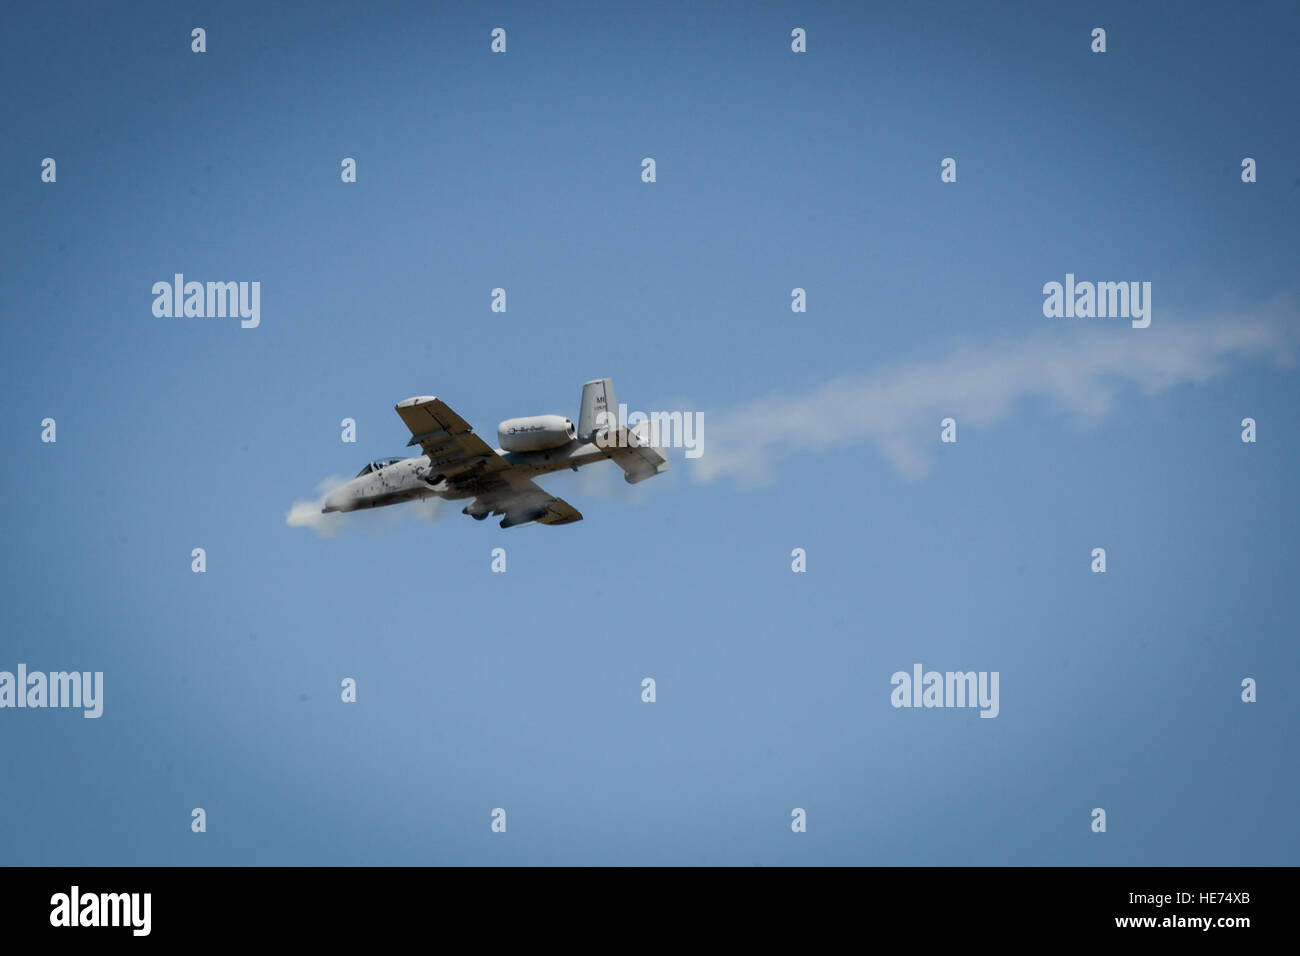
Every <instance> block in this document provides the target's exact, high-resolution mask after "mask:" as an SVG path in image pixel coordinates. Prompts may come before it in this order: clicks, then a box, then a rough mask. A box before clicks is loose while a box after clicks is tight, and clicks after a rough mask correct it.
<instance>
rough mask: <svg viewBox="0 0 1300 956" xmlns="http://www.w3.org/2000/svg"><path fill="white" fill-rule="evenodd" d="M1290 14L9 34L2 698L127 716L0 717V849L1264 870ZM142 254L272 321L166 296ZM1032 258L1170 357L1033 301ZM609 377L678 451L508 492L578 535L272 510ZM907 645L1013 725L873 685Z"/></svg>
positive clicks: (233, 9)
mask: <svg viewBox="0 0 1300 956" xmlns="http://www.w3.org/2000/svg"><path fill="white" fill-rule="evenodd" d="M195 26H202V27H204V28H205V29H206V30H207V46H208V52H207V53H205V54H203V55H196V54H194V53H192V52H191V51H190V30H191V28H193V27H195ZM497 26H500V27H503V28H505V29H506V30H507V36H508V52H507V53H506V54H505V55H493V54H492V53H490V52H489V43H490V37H489V32H490V31H491V29H492V28H493V27H497ZM1098 26H1100V27H1104V28H1105V29H1106V30H1107V34H1108V52H1106V53H1105V54H1104V55H1097V54H1093V53H1091V52H1090V49H1089V44H1090V31H1091V30H1092V28H1094V27H1098ZM794 27H803V28H805V29H806V30H807V36H808V52H807V53H806V54H802V55H796V54H794V53H792V52H791V50H790V31H791V29H793V28H794ZM1298 29H1300V15H1298V14H1297V12H1296V8H1295V6H1294V5H1292V4H1282V3H1278V4H1263V5H1257V6H1251V7H1249V8H1245V9H1243V8H1240V7H1237V6H1234V5H1230V4H1222V5H1201V4H1187V3H1169V4H1141V5H1136V6H1135V5H1132V4H1127V3H1115V4H1106V3H1101V4H1089V5H1070V6H1067V5H1062V4H1034V3H1028V4H967V3H952V4H927V5H923V6H919V7H918V6H913V5H903V6H899V7H880V6H879V5H865V4H857V3H842V4H784V3H782V4H768V3H759V4H754V3H744V4H741V3H736V4H718V5H701V4H684V3H683V4H666V3H654V4H644V5H640V6H632V5H626V4H617V5H611V4H607V3H590V4H545V5H539V4H534V3H520V4H461V5H456V6H450V5H439V4H387V3H374V4H354V3H346V4H344V3H313V4H301V5H297V6H294V7H286V8H285V9H268V8H267V7H266V5H261V4H238V3H221V4H216V3H200V4H189V5H187V4H179V5H178V4H174V3H166V4H164V3H139V4H126V5H120V4H119V5H112V6H105V5H102V4H57V3H56V4H45V5H40V6H37V5H22V6H19V5H16V4H10V5H7V6H6V7H5V8H4V11H3V13H0V35H2V36H3V45H4V55H3V56H2V57H0V77H2V78H3V86H4V89H5V90H6V92H7V95H6V97H5V100H4V108H3V111H2V112H0V169H2V171H3V175H4V181H5V184H6V188H5V189H4V190H3V192H0V209H2V211H3V222H4V229H3V244H4V245H3V253H4V254H3V256H0V291H2V292H3V296H2V297H0V302H3V323H2V324H0V361H2V362H3V370H4V384H5V390H4V391H5V410H6V414H5V415H4V416H3V417H0V443H2V445H3V447H4V448H5V449H6V451H7V457H6V464H7V467H6V468H5V469H4V470H3V476H2V477H0V481H2V482H3V498H2V501H3V504H2V505H0V507H2V508H3V521H4V529H5V544H6V546H5V548H4V549H3V553H2V554H0V582H3V583H2V584H0V589H2V595H3V600H2V601H0V609H2V610H0V613H2V614H3V617H2V619H0V620H2V622H3V623H2V626H0V669H5V670H11V671H12V670H14V669H15V668H16V667H17V665H18V664H19V663H20V662H21V663H25V664H26V665H27V666H28V668H29V669H31V670H42V671H53V670H67V669H75V670H91V671H103V672H104V674H105V677H104V680H105V703H104V715H103V717H102V718H100V719H98V720H86V719H83V718H82V716H81V715H80V713H79V712H76V711H57V710H45V711H32V710H21V711H19V710H4V711H0V757H2V758H3V762H4V768H5V774H4V776H5V785H4V786H3V787H0V819H3V822H4V826H5V828H6V834H7V836H6V840H5V842H4V848H3V849H2V850H0V861H3V862H5V863H16V864H46V863H48V864H567V863H579V864H603V863H613V864H639V863H644V864H740V865H755V864H761V865H780V864H795V865H803V864H998V865H1000V864H1084V865H1093V864H1135V865H1139V864H1175V865H1190V864H1295V863H1297V862H1298V861H1300V860H1298V856H1300V854H1298V852H1297V851H1298V850H1300V837H1298V836H1297V832H1298V831H1297V827H1296V823H1295V807H1296V806H1297V804H1298V803H1300V779H1298V777H1297V770H1296V766H1297V761H1296V756H1297V751H1296V745H1295V727H1296V726H1297V722H1298V719H1300V704H1298V703H1297V698H1296V688H1297V682H1298V681H1300V652H1297V642H1296V619H1297V609H1298V599H1297V589H1296V587H1295V584H1296V581H1297V580H1300V557H1298V552H1297V544H1296V542H1297V531H1298V530H1300V528H1298V527H1297V525H1298V522H1297V508H1296V505H1295V491H1296V477H1297V465H1300V456H1298V455H1297V445H1296V416H1297V411H1298V409H1300V405H1298V403H1297V398H1298V397H1300V388H1298V383H1300V377H1298V373H1297V372H1296V371H1294V370H1293V363H1292V362H1290V361H1289V360H1290V359H1291V358H1292V357H1293V355H1294V346H1295V343H1296V340H1297V315H1298V313H1297V308H1296V298H1295V296H1296V291H1297V290H1296V279H1297V268H1296V266H1297V262H1300V225H1298V224H1300V172H1297V169H1296V157H1297V156H1300V127H1297V124H1296V122H1295V120H1296V90H1297V78H1298V77H1297V73H1298V72H1300V68H1298V66H1297V64H1298V63H1300V60H1298V59H1297V57H1296V56H1295V36H1296V34H1297V30H1298ZM47 156H49V157H53V158H55V159H56V161H57V164H58V166H57V170H58V180H57V182H56V183H54V184H46V183H42V182H41V181H40V163H41V160H42V159H43V158H44V157H47ZM647 156H650V157H653V158H655V160H656V162H657V167H658V168H657V173H658V181H657V182H655V183H653V184H646V183H643V182H642V181H641V175H640V174H641V160H642V158H643V157H647ZM1246 156H1250V157H1253V158H1255V159H1256V160H1257V162H1258V170H1259V172H1258V176H1259V181H1258V182H1257V183H1254V184H1250V185H1247V184H1243V183H1242V182H1241V178H1240V163H1241V159H1242V158H1243V157H1246ZM343 157H353V158H355V159H356V161H357V166H358V181H357V182H356V183H355V184H344V183H342V182H341V181H340V176H339V172H340V162H341V160H342V159H343ZM944 157H953V158H955V159H956V160H957V164H958V166H957V169H958V181H957V182H956V183H954V184H944V183H941V182H940V180H939V164H940V160H941V159H942V158H944ZM176 272H182V273H184V274H185V276H186V277H187V278H189V279H196V280H200V281H207V280H214V281H217V280H220V281H228V280H229V281H239V280H244V281H251V280H257V281H259V282H260V283H261V296H262V298H261V325H260V327H259V328H257V329H252V330H244V329H241V328H239V323H238V321H237V320H231V319H175V318H172V319H160V318H155V317H154V315H153V314H152V302H153V296H152V294H151V291H150V290H151V287H152V285H153V283H154V282H157V281H160V280H167V281H170V279H171V277H172V275H173V274H174V273H176ZM1067 272H1073V273H1075V274H1076V275H1077V276H1078V277H1079V278H1080V279H1092V280H1115V281H1120V280H1144V281H1150V282H1151V283H1152V287H1153V293H1152V298H1153V312H1152V325H1151V327H1150V328H1149V329H1145V330H1137V329H1133V328H1131V327H1130V326H1129V324H1128V323H1127V322H1126V321H1123V320H1114V319H1092V320H1066V319H1048V318H1045V317H1044V316H1043V312H1042V303H1043V295H1042V286H1043V284H1044V283H1046V282H1050V281H1062V280H1063V279H1064V276H1065V274H1066V273H1067ZM796 286H797V287H802V288H804V289H806V290H807V296H808V311H807V313H805V314H795V313H793V312H792V311H791V309H790V293H791V289H792V288H794V287H796ZM494 287H504V288H505V289H506V290H507V294H508V311H507V312H506V313H505V314H498V313H493V312H491V311H490V309H489V305H490V291H491V290H492V289H493V288H494ZM604 376H608V377H610V378H612V379H613V380H614V383H615V386H616V388H617V390H618V397H619V399H620V400H621V401H623V402H626V403H627V404H628V405H629V407H631V408H633V409H643V410H647V411H648V410H653V409H684V410H700V411H703V412H704V413H705V432H704V442H705V444H704V456H703V457H702V458H700V459H698V460H696V461H687V460H685V459H683V457H682V456H681V453H680V452H674V453H672V455H671V458H672V470H671V471H670V472H668V473H667V474H666V475H664V476H661V477H657V478H655V479H653V480H652V481H649V482H646V483H645V484H643V485H638V486H637V487H636V488H634V489H631V488H627V487H626V486H625V485H624V484H623V482H622V480H621V474H620V473H619V472H618V470H617V469H616V468H615V467H614V466H613V465H612V464H611V465H601V466H597V467H596V468H595V469H592V470H591V472H584V473H583V474H581V475H578V476H574V475H571V474H570V475H559V476H555V477H552V478H549V479H542V480H541V484H543V485H544V486H545V487H547V488H548V489H549V490H552V491H554V492H555V493H557V494H561V495H563V496H564V497H565V498H566V499H567V500H569V501H570V502H572V503H573V504H574V505H575V506H576V507H577V508H579V509H580V510H581V511H582V512H583V513H584V515H585V520H584V521H582V522H580V523H578V524H575V525H571V526H566V527H559V528H549V527H541V526H527V527H524V528H515V529H511V530H509V531H502V530H501V529H499V528H498V527H497V525H496V521H487V522H483V523H478V522H474V521H471V520H470V519H468V518H465V517H463V516H461V515H460V514H459V506H451V505H449V506H447V507H445V508H444V509H443V512H442V517H440V518H439V519H438V520H436V521H429V520H427V519H424V518H418V517H415V516H414V515H413V514H412V513H411V512H410V509H407V508H404V507H399V508H395V509H388V511H387V512H375V513H370V514H360V515H355V516H351V517H350V518H348V519H347V521H346V527H345V529H344V531H343V532H342V533H341V534H339V535H337V536H336V537H332V538H327V537H321V536H319V535H317V534H316V533H315V532H314V531H313V530H312V529H310V528H304V527H290V526H289V525H288V524H287V523H286V513H287V512H288V511H289V509H290V507H291V506H292V504H293V503H294V502H295V501H300V500H308V499H311V498H313V497H314V496H315V494H316V486H317V483H318V482H320V481H322V480H323V479H325V478H327V477H328V476H331V475H341V476H351V475H353V474H355V473H356V471H357V470H358V469H359V468H360V467H361V466H362V465H363V464H364V463H365V462H366V461H367V460H369V459H372V458H378V457H385V456H389V455H396V454H400V453H402V451H403V447H404V445H405V442H406V440H407V438H408V437H409V435H408V433H407V431H406V430H405V428H404V426H403V425H402V423H401V421H400V420H399V419H398V417H397V416H396V415H395V414H394V412H393V410H392V409H393V405H394V404H395V403H396V402H397V401H399V400H401V399H403V398H406V397H408V396H412V395H422V394H432V395H437V396H439V397H441V398H443V399H444V400H445V401H447V402H448V403H449V404H450V405H451V406H452V407H453V408H455V409H456V410H457V411H458V412H459V413H460V414H461V415H463V416H464V417H465V418H466V419H467V420H469V421H470V422H471V423H473V424H474V425H475V428H476V430H477V431H478V432H479V433H480V434H481V435H483V436H484V437H486V438H488V439H489V440H490V441H491V440H493V439H494V438H495V427H496V423H497V422H498V421H500V420H501V419H504V418H508V417H512V416H516V415H527V414H540V413H551V412H555V413H560V414H565V415H569V416H570V417H573V418H576V417H577V410H578V399H579V393H580V389H581V385H582V383H583V382H584V381H586V380H588V379H592V378H597V377H604ZM831 382H838V383H840V385H838V386H836V388H837V389H840V390H839V391H833V392H831V393H825V392H823V391H822V390H823V389H825V388H826V387H827V385H828V383H831ZM990 396H993V397H990ZM765 402H766V403H769V404H766V405H765V404H763V403H765ZM774 409H777V410H781V409H783V410H784V411H774ZM945 415H952V416H954V417H955V418H956V419H957V421H958V441H957V443H956V444H950V445H942V444H940V442H939V419H940V418H942V417H944V416H945ZM1247 416H1249V417H1252V418H1254V419H1255V420H1256V421H1257V422H1258V437H1259V440H1258V442H1257V443H1255V444H1244V443H1243V442H1242V441H1241V440H1240V432H1241V426H1240V422H1241V420H1242V418H1244V417H1247ZM46 417H53V418H54V419H56V421H57V427H58V432H57V434H58V441H57V443H55V444H44V443H42V442H41V440H40V433H41V427H40V423H41V420H42V419H43V418H46ZM346 417H351V418H354V419H355V420H356V422H357V442H356V444H345V443H343V442H342V441H340V431H341V429H340V422H341V420H342V419H344V418H346ZM808 436H813V437H811V438H810V437H808ZM900 447H904V448H906V449H909V451H907V453H906V454H900V453H899V451H898V449H899V448H900ZM908 461H910V462H912V464H911V465H907V464H906V462H908ZM598 472H599V474H598ZM196 547H202V548H204V549H206V552H207V571H206V573H204V574H194V573H192V572H191V570H190V562H191V558H190V553H191V549H193V548H196ZM495 547H505V548H506V550H507V555H508V571H507V573H505V574H493V573H491V571H490V560H491V558H490V552H491V550H492V549H493V548H495ZM796 547H799V548H804V549H806V551H807V567H808V570H807V572H806V573H804V574H795V573H792V571H791V551H792V549H794V548H796ZM1094 547H1105V548H1106V549H1107V553H1108V571H1107V573H1105V574H1093V573H1091V572H1090V569H1089V565H1090V561H1091V558H1090V552H1091V550H1092V549H1093V548H1094ZM917 662H920V663H922V664H923V665H924V666H925V667H926V668H927V669H931V668H933V669H936V670H941V671H944V670H976V671H994V670H996V671H998V672H999V673H1000V675H1001V684H1000V687H1001V694H1000V697H1001V700H1000V706H1001V712H1000V715H999V716H998V717H997V718H996V719H994V720H988V719H979V718H978V717H977V712H976V711H974V710H962V709H948V710H943V709H933V710H909V709H894V708H892V707H891V706H890V703H889V698H890V691H891V686H890V676H891V675H892V674H893V673H894V672H895V671H897V670H910V669H911V667H912V665H913V664H914V663H917ZM345 677H352V678H354V679H355V680H356V681H357V685H358V701H357V703H355V704H344V703H342V702H341V700H340V681H341V680H342V679H343V678H345ZM644 677H652V678H654V679H655V680H656V682H657V696H658V699H657V701H656V702H655V703H653V704H646V703H643V702H642V700H641V681H642V679H643V678H644ZM1245 677H1252V678H1254V679H1256V680H1257V681H1258V688H1259V689H1258V695H1259V700H1258V702H1257V703H1254V704H1245V703H1243V702H1242V701H1241V699H1240V693H1241V687H1240V684H1241V680H1242V679H1243V678H1245ZM195 807H202V808H204V809H205V810H206V811H207V823H208V829H207V832H206V833H204V834H195V833H192V832H191V830H190V811H191V809H192V808H195ZM495 807H502V808H505V809H506V811H507V814H508V829H507V832H506V833H505V834H494V833H492V832H491V830H490V822H491V821H490V814H491V811H492V810H493V808H495ZM796 807H801V808H804V809H805V810H806V811H807V820H808V829H807V832H806V833H802V834H796V833H793V832H792V831H791V827H790V820H791V816H790V814H791V810H792V809H793V808H796ZM1094 807H1103V808H1105V809H1106V811H1107V814H1108V821H1107V822H1108V827H1107V832H1106V833H1104V834H1097V833H1093V832H1091V830H1090V826H1089V825H1090V822H1091V817H1090V812H1091V810H1092V809H1093V808H1094Z"/></svg>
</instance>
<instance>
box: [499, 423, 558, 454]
mask: <svg viewBox="0 0 1300 956" xmlns="http://www.w3.org/2000/svg"><path fill="white" fill-rule="evenodd" d="M575 437H576V435H575V433H574V430H573V422H571V421H569V420H568V419H567V418H565V417H564V416H563V415H534V416H532V417H531V418H508V419H506V420H505V421H504V422H502V423H501V424H500V425H498V426H497V441H499V442H500V443H501V447H502V448H504V449H505V450H506V451H545V450H546V449H548V448H559V447H560V446H561V445H567V444H568V443H569V442H571V441H573V439H574V438H575Z"/></svg>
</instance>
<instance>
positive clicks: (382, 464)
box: [357, 458, 406, 478]
mask: <svg viewBox="0 0 1300 956" xmlns="http://www.w3.org/2000/svg"><path fill="white" fill-rule="evenodd" d="M405 460H406V459H405V458H379V459H376V460H375V461H372V462H369V463H368V464H367V465H366V467H364V468H362V469H361V470H360V471H359V472H357V478H360V477H361V476H362V475H369V474H373V473H374V472H376V471H378V470H379V469H380V468H387V467H388V466H389V465H395V464H397V462H399V461H405Z"/></svg>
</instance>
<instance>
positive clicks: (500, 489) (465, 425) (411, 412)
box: [397, 396, 582, 527]
mask: <svg viewBox="0 0 1300 956" xmlns="http://www.w3.org/2000/svg"><path fill="white" fill-rule="evenodd" d="M397 414H398V415H399V416H400V417H401V419H402V421H403V422H405V423H406V427H407V428H409V429H410V430H411V440H410V441H409V442H408V443H407V444H408V445H419V446H420V448H421V449H423V451H424V453H425V455H427V456H428V458H429V462H430V464H431V465H432V467H433V470H434V471H435V472H436V473H438V474H440V475H442V476H443V478H444V479H445V480H446V481H447V483H448V484H450V485H452V486H453V487H455V488H456V489H457V490H459V491H462V492H468V493H470V494H473V495H475V496H476V497H475V500H474V504H475V505H477V506H478V507H477V509H476V510H479V511H492V512H495V513H496V514H504V515H505V527H509V526H511V525H515V524H523V523H524V522H527V521H536V522H538V523H539V524H569V523H571V522H574V521H581V520H582V512H580V511H579V510H578V509H577V508H575V507H573V505H571V504H569V503H568V502H567V501H565V500H564V499H563V498H557V497H555V496H554V495H552V494H549V493H548V492H546V491H545V490H543V489H542V488H540V487H538V486H537V485H536V484H534V483H533V482H532V481H531V480H529V479H528V478H525V477H524V476H523V475H519V474H515V473H513V470H512V467H511V465H510V462H508V461H506V460H505V459H504V458H502V457H501V456H500V455H498V454H497V453H496V450H495V449H493V448H492V447H491V446H490V445H489V444H488V443H487V442H485V441H484V440H483V439H481V438H479V437H478V436H477V435H475V434H474V431H473V429H472V428H471V427H470V424H469V422H467V421H465V419H463V418H461V417H460V416H459V415H457V414H456V413H455V412H454V411H452V409H451V407H450V406H449V405H448V404H447V403H446V402H444V401H442V400H441V399H437V398H434V397H432V396H419V397H417V398H408V399H406V401H404V402H398V403H397Z"/></svg>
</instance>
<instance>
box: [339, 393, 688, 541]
mask: <svg viewBox="0 0 1300 956" xmlns="http://www.w3.org/2000/svg"><path fill="white" fill-rule="evenodd" d="M397 414H398V415H399V416H401V419H402V421H403V422H405V423H406V427H407V428H409V429H410V430H411V440H410V441H409V442H407V446H408V447H410V446H413V445H419V446H420V448H421V449H422V450H423V452H424V454H423V455H420V456H418V457H415V458H384V459H381V460H379V461H372V462H370V463H369V464H368V465H366V467H365V468H362V469H361V473H360V474H358V475H357V476H356V477H355V478H353V479H352V480H351V481H349V482H348V483H347V484H345V485H343V486H342V487H339V488H336V489H334V490H333V491H331V492H330V493H329V494H328V495H326V497H325V501H324V507H323V508H322V509H321V510H322V511H324V512H332V511H357V510H358V509H361V508H378V507H380V506H382V505H394V504H397V503H398V502H402V501H413V500H415V499H417V498H446V499H449V500H460V499H463V498H473V499H474V500H473V501H471V502H470V503H469V504H468V505H466V506H465V508H464V509H462V513H463V514H467V515H469V516H470V517H471V518H476V519H478V520H479V521H482V520H483V519H484V518H486V517H487V516H488V515H504V517H503V518H502V519H501V527H503V528H513V527H514V526H515V525H519V524H526V523H528V522H529V521H536V522H538V523H539V524H569V523H571V522H574V521H581V520H582V513H581V512H579V511H578V509H577V508H575V507H573V505H571V504H569V503H568V502H567V501H565V500H563V499H562V498H557V497H555V496H554V495H551V494H547V493H546V492H545V491H543V490H542V489H541V488H539V487H538V486H537V485H535V484H534V483H533V481H532V479H533V478H536V477H537V476H538V475H545V474H549V473H550V472H553V471H562V470H563V469H565V468H572V469H573V470H574V471H577V470H578V469H579V468H581V467H582V466H583V465H590V464H593V463H595V462H598V461H605V460H606V459H608V460H610V461H612V462H614V464H616V465H618V466H619V467H620V468H622V469H623V472H624V475H623V478H624V480H625V481H627V482H628V483H630V484H635V483H636V482H638V481H644V480H645V479H646V478H653V477H654V476H655V475H657V474H659V473H660V472H663V471H667V470H668V460H667V459H666V458H664V456H663V455H662V454H661V453H660V452H659V451H658V449H656V448H654V447H653V446H652V445H650V444H649V443H648V442H647V441H646V439H645V438H644V437H642V436H641V435H638V434H637V433H635V432H633V431H629V430H628V429H627V428H626V427H624V425H623V423H621V422H620V421H619V420H618V405H617V403H616V402H615V401H614V383H613V382H611V381H610V380H609V379H607V378H601V379H596V380H595V381H592V382H588V383H587V384H585V385H584V386H582V406H581V408H580V410H579V412H578V425H577V428H576V429H575V428H574V425H573V422H572V421H570V420H569V419H567V418H565V417H563V416H562V415H535V416H533V417H531V418H511V419H508V420H506V421H504V422H502V423H501V424H500V425H499V426H498V427H497V440H498V441H499V442H500V443H501V447H500V448H492V447H490V446H489V445H488V443H487V442H485V441H484V440H483V439H481V438H479V437H478V436H477V435H475V434H474V431H473V429H472V428H471V427H470V425H469V423H468V422H466V421H465V419H463V418H461V417H460V416H459V415H457V414H456V413H455V412H454V411H452V410H451V408H450V407H448V405H447V404H446V403H445V402H443V401H442V400H441V399H437V398H433V397H432V396H427V395H422V396H417V397H416V398H408V399H406V401H403V402H398V403H397Z"/></svg>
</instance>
